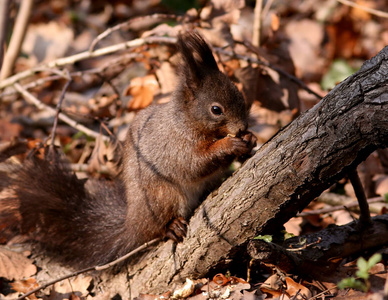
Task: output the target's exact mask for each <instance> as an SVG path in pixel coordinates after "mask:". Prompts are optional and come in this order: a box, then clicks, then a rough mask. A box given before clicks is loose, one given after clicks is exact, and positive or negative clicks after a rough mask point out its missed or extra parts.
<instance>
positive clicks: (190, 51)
mask: <svg viewBox="0 0 388 300" xmlns="http://www.w3.org/2000/svg"><path fill="white" fill-rule="evenodd" d="M178 49H179V51H180V52H181V53H182V56H183V61H184V67H188V69H189V70H184V72H185V73H186V76H187V77H189V78H187V79H190V80H194V81H196V82H198V81H199V80H201V79H202V78H203V77H204V75H206V73H207V72H211V71H219V69H218V66H217V63H216V61H215V59H214V56H213V53H212V51H211V50H210V48H209V46H208V44H207V43H206V42H205V40H204V39H203V38H202V37H201V36H200V35H199V34H198V33H197V32H196V31H188V32H185V33H183V34H181V35H179V37H178ZM187 71H189V74H188V73H187Z"/></svg>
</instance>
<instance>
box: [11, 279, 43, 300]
mask: <svg viewBox="0 0 388 300" xmlns="http://www.w3.org/2000/svg"><path fill="white" fill-rule="evenodd" d="M10 285H11V286H12V289H13V290H15V291H16V292H19V293H23V294H25V293H28V292H29V291H31V290H33V289H36V288H37V287H38V286H39V285H38V283H37V282H36V280H35V278H28V279H26V280H17V281H15V282H12V283H10ZM28 298H29V299H36V296H35V294H32V295H31V296H29V297H28Z"/></svg>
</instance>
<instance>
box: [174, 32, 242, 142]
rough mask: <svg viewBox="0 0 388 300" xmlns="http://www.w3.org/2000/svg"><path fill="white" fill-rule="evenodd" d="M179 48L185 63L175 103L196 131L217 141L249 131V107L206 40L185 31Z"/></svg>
mask: <svg viewBox="0 0 388 300" xmlns="http://www.w3.org/2000/svg"><path fill="white" fill-rule="evenodd" d="M178 48H179V50H180V52H181V54H182V60H183V62H182V65H181V76H180V77H181V81H180V85H179V87H178V90H177V97H176V100H177V101H179V102H180V104H181V109H182V110H184V111H185V114H187V115H188V116H189V121H190V122H191V123H192V125H193V126H194V128H196V129H198V130H203V132H204V133H205V134H207V135H212V136H214V138H222V137H225V136H227V135H232V136H235V135H238V134H239V133H240V132H244V131H246V129H247V126H248V124H247V120H248V114H249V108H248V107H247V105H246V103H245V101H244V98H243V96H242V94H241V93H240V92H239V91H238V89H237V87H236V86H235V85H234V84H233V83H232V82H231V80H230V79H229V78H228V77H227V76H226V75H225V74H223V73H221V72H220V70H219V69H218V66H217V63H216V61H215V60H214V57H213V54H212V52H211V50H210V48H209V46H208V45H207V44H206V42H205V41H204V40H203V38H202V37H201V36H200V35H199V34H198V33H196V32H186V33H184V34H182V35H180V36H179V38H178Z"/></svg>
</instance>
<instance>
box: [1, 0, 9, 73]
mask: <svg viewBox="0 0 388 300" xmlns="http://www.w3.org/2000/svg"><path fill="white" fill-rule="evenodd" d="M8 7H9V0H2V1H0V69H1V66H2V65H3V58H4V51H5V48H6V47H5V45H6V40H7V32H8V23H9V11H8Z"/></svg>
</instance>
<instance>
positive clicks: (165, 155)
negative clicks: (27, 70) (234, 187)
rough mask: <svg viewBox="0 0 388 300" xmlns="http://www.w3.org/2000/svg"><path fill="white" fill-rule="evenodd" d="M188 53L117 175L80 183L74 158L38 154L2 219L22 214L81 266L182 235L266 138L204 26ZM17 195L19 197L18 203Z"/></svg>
mask: <svg viewBox="0 0 388 300" xmlns="http://www.w3.org/2000/svg"><path fill="white" fill-rule="evenodd" d="M177 46H178V50H179V52H180V54H181V57H182V62H181V66H180V71H179V75H180V76H179V82H178V84H177V87H176V89H175V91H174V92H173V93H172V96H171V99H170V101H169V102H167V103H163V104H151V105H150V106H148V107H147V108H145V109H143V110H141V111H140V112H139V113H137V115H136V117H135V119H134V121H133V123H132V124H131V125H130V128H129V130H128V133H127V136H126V139H125V141H124V143H123V159H122V162H123V163H122V168H123V170H122V172H121V174H119V176H118V177H117V178H115V179H114V180H113V181H101V180H97V179H94V180H93V179H89V180H88V181H86V182H85V181H84V180H80V179H78V178H77V177H76V176H75V175H74V173H73V172H72V171H70V169H69V166H68V164H66V163H63V162H55V161H54V162H53V161H51V162H50V161H48V160H43V159H38V158H33V159H26V161H25V163H24V166H23V167H21V169H20V170H18V171H17V172H15V173H14V174H12V178H11V179H9V178H8V179H7V180H8V181H10V182H9V184H10V186H12V189H13V191H14V193H15V194H16V198H17V199H15V197H8V198H7V197H2V198H0V225H1V224H4V223H6V224H10V222H9V218H10V212H11V211H17V213H16V215H17V219H18V220H20V222H19V223H18V224H19V225H18V226H19V227H20V230H21V231H22V232H25V233H31V234H32V235H33V238H34V239H35V240H37V241H38V242H39V243H40V244H41V245H42V246H43V247H44V248H45V249H47V250H49V252H52V253H54V254H55V256H54V257H55V258H57V259H59V260H60V261H61V262H64V263H66V264H68V265H71V266H79V267H90V266H94V265H101V264H104V263H107V262H109V261H112V260H114V259H116V258H118V257H120V256H122V255H124V254H126V253H127V252H129V251H131V250H133V249H135V248H137V247H138V246H140V245H142V244H144V243H145V242H147V241H150V240H152V239H154V238H156V237H167V238H172V239H174V240H176V241H180V240H181V239H182V238H183V237H184V236H185V234H186V225H187V223H186V220H188V218H189V217H190V216H191V214H192V213H193V211H194V209H195V208H196V207H197V206H198V205H199V204H200V201H201V200H202V199H203V196H206V194H207V193H209V192H211V191H212V189H214V188H215V187H216V186H217V184H219V183H220V180H221V179H222V177H223V176H225V173H226V171H227V170H228V168H229V166H230V164H231V163H232V162H233V160H234V159H236V158H238V157H241V156H246V155H248V154H249V153H250V152H251V151H252V148H253V147H254V146H255V144H256V138H255V136H254V135H253V134H252V133H251V132H249V131H248V130H247V127H248V115H249V107H247V106H248V105H247V104H246V103H245V101H244V98H243V95H242V94H241V93H240V92H239V91H238V89H237V87H236V86H235V85H234V84H233V83H232V82H231V80H230V79H229V78H228V77H227V76H226V75H225V74H223V73H222V72H221V71H220V70H219V68H218V66H217V63H216V61H215V59H214V57H213V54H212V51H211V50H210V48H209V46H208V45H207V43H206V42H205V41H204V39H203V38H202V37H201V36H200V35H199V34H198V33H196V32H194V31H192V32H186V33H183V34H180V35H179V36H178V41H177ZM12 201H13V202H12Z"/></svg>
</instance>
